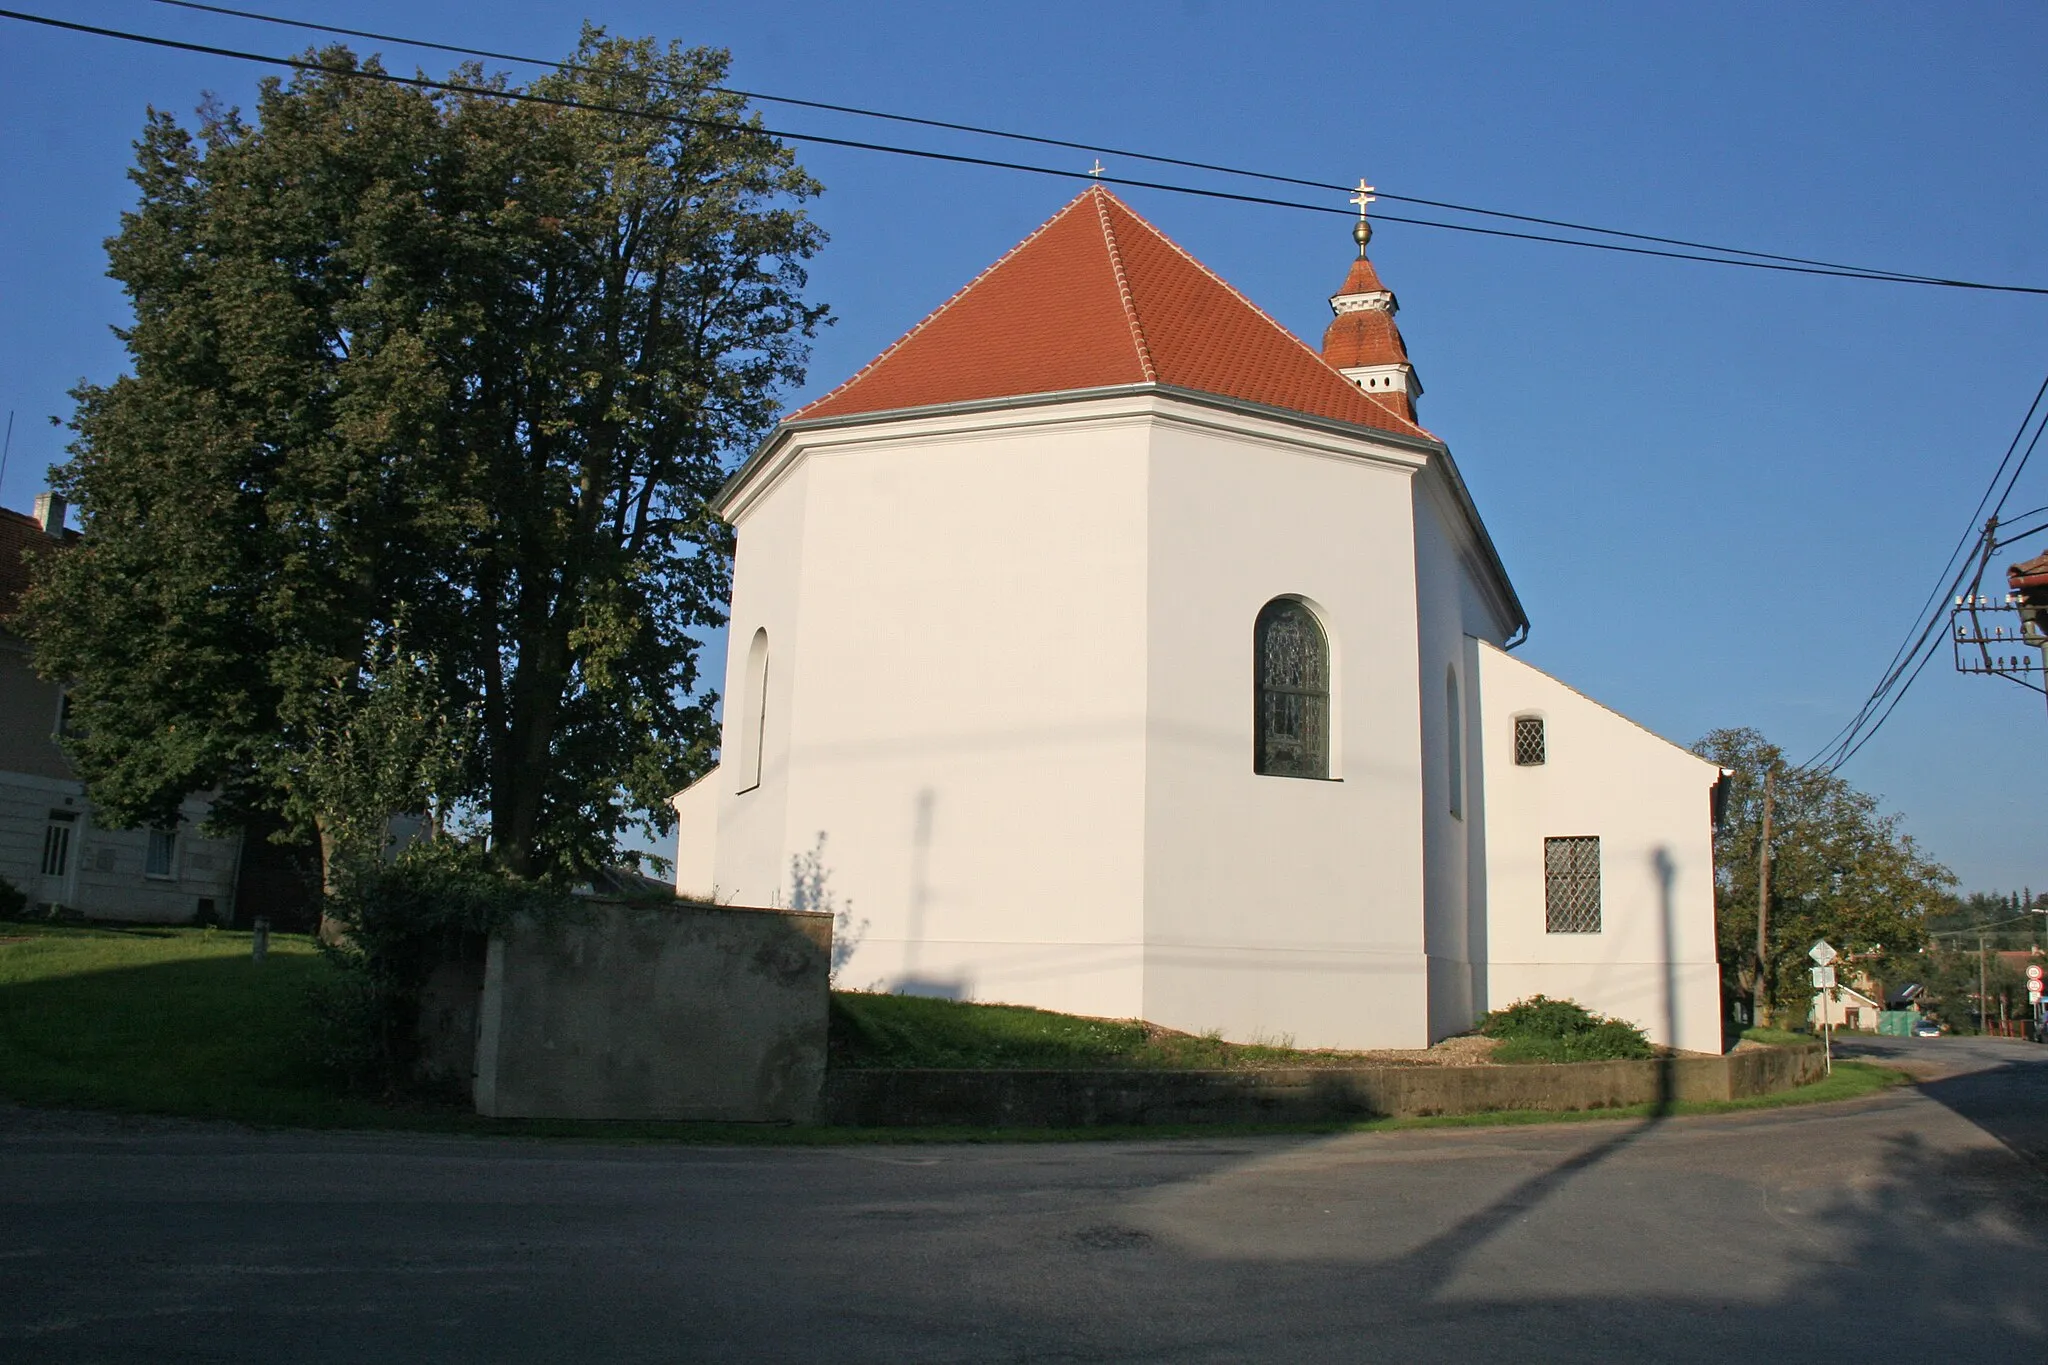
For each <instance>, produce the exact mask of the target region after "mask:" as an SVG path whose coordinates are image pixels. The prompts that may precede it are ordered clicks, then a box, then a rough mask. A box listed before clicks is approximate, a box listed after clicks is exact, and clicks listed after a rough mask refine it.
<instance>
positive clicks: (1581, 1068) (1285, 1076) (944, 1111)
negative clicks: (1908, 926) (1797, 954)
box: [820, 1045, 1824, 1128]
mask: <svg viewBox="0 0 2048 1365" xmlns="http://www.w3.org/2000/svg"><path fill="white" fill-rule="evenodd" d="M1823 1066H1824V1063H1823V1060H1822V1056H1821V1050H1820V1048H1819V1047H1817V1046H1813V1045H1804V1046H1798V1047H1782V1048H1765V1049H1760V1050H1752V1051H1745V1052H1733V1053H1729V1054H1728V1055H1727V1056H1724V1057H1678V1058H1673V1059H1670V1060H1668V1061H1648V1062H1575V1063H1572V1064H1569V1065H1562V1066H1444V1067H1438V1066H1431V1067H1420V1066H1417V1067H1359V1068H1355V1069H1351V1068H1346V1069H1339V1068H1324V1069H1301V1070H1290V1071H1023V1070H1017V1071H1004V1070H987V1071H884V1070H874V1071H867V1070H835V1071H832V1072H829V1073H828V1074H827V1075H826V1078H825V1090H824V1095H823V1102H822V1103H821V1105H820V1110H821V1114H820V1117H821V1118H822V1119H823V1120H824V1122H826V1123H833V1124H846V1125H852V1126H858V1127H907V1126H917V1125H926V1124H946V1125H960V1126H964V1127H977V1128H1087V1127H1095V1126H1099V1125H1111V1124H1115V1125H1121V1124H1132V1125H1140V1124H1163V1123H1164V1124H1170V1123H1318V1122H1325V1121H1330V1120H1343V1119H1368V1118H1409V1117H1419V1116H1424V1115H1430V1114H1479V1113H1488V1112H1492V1111H1495V1110H1503V1109H1550V1110H1572V1109H1616V1108H1622V1107H1625V1106H1628V1105H1636V1104H1653V1103H1655V1102H1656V1101H1657V1100H1658V1099H1659V1097H1660V1096H1668V1097H1669V1098H1671V1099H1673V1100H1730V1099H1742V1098H1745V1097H1747V1096H1750V1095H1762V1094H1768V1093H1770V1092H1772V1091H1777V1090H1789V1089H1791V1088H1793V1087H1794V1086H1799V1085H1804V1084H1806V1083H1807V1082H1809V1081H1814V1080H1818V1079H1819V1078H1820V1076H1821V1074H1822V1070H1823Z"/></svg>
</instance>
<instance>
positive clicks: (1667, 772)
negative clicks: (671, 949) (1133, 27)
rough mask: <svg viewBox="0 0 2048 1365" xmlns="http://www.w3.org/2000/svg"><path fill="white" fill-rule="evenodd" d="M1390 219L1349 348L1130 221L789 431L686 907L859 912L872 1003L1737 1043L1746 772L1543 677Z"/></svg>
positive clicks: (732, 494)
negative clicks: (1728, 981) (1427, 413)
mask: <svg viewBox="0 0 2048 1365" xmlns="http://www.w3.org/2000/svg"><path fill="white" fill-rule="evenodd" d="M1359 226H1360V230H1359V232H1358V233H1357V237H1358V240H1359V254H1358V258H1357V259H1356V260H1355V261H1353V262H1352V265H1351V269H1350V274H1349V277H1348V278H1347V279H1346V280H1345V282H1344V285H1343V288H1342V289H1341V291H1340V292H1339V293H1337V294H1336V295H1335V296H1334V297H1333V298H1332V299H1331V301H1330V302H1331V307H1332V308H1333V309H1334V311H1335V314H1336V316H1335V318H1334V320H1333V321H1332V322H1331V324H1330V327H1329V331H1328V332H1327V333H1326V335H1325V336H1324V339H1323V348H1322V351H1321V353H1320V354H1318V353H1317V352H1316V351H1315V350H1313V349H1311V348H1310V347H1309V346H1307V345H1305V344H1304V343H1303V342H1302V341H1300V340H1299V339H1297V338H1296V337H1295V336H1293V335H1292V334H1291V333H1289V332H1288V331H1287V330H1286V329H1285V328H1283V327H1282V326H1281V325H1280V324H1279V323H1277V322H1275V321H1274V320H1273V319H1271V318H1270V317H1268V316H1267V315H1266V314H1265V313H1263V312H1261V311H1260V310H1259V309H1258V308H1257V307H1256V306H1255V305H1254V304H1252V303H1251V302H1250V301H1249V300H1247V299H1246V298H1245V297H1244V296H1243V295H1241V294H1239V293H1237V292H1236V291H1235V290H1234V289H1232V288H1231V287H1230V285H1228V284H1226V283H1225V282H1224V281H1223V280H1222V279H1220V278H1219V277H1217V276H1216V275H1215V274H1214V273H1212V272H1211V271H1209V270H1208V269H1207V268H1206V267H1204V266H1203V265H1202V264H1201V263H1200V262H1198V261H1196V260H1195V259H1194V258H1193V257H1192V256H1190V255H1188V254H1187V253H1186V252H1185V251H1183V250H1182V249H1181V248H1180V247H1178V246H1176V245H1175V244H1174V243H1173V242H1172V241H1171V240H1169V239H1168V238H1167V237H1166V236H1165V234H1164V233H1162V232H1160V230H1159V229H1158V228H1156V227H1154V226H1153V225H1152V224H1151V223H1149V222H1148V221H1146V220H1145V219H1144V218H1142V217H1140V216H1139V215H1138V214H1137V213H1136V212H1135V211H1133V210H1132V209H1131V208H1130V207H1129V206H1128V205H1127V204H1125V203H1124V202H1123V201H1122V200H1120V199H1118V198H1117V197H1116V196H1115V195H1113V194H1111V193H1109V192H1108V191H1106V190H1105V189H1103V188H1101V187H1099V186H1098V187H1091V188H1090V189H1089V190H1087V191H1086V192H1085V193H1083V194H1081V195H1080V196H1079V197H1078V198H1076V199H1075V200H1073V201H1072V202H1071V203H1069V204H1068V205H1066V207H1064V208H1062V209H1061V210H1060V211H1059V212H1058V213H1056V214H1054V215H1053V217H1052V218H1051V219H1050V220H1049V221H1048V222H1046V223H1045V224H1044V225H1043V226H1042V227H1040V228H1039V229H1038V230H1037V231H1036V232H1034V233H1032V234H1031V235H1030V236H1029V237H1028V238H1026V239H1025V240H1024V241H1023V242H1022V243H1021V244H1019V245H1018V246H1017V247H1015V248H1014V249H1013V250H1011V251H1010V252H1009V253H1008V254H1007V255H1005V256H1003V257H1002V258H1001V259H1000V260H998V261H997V262H996V263H995V264H994V265H992V266H990V267H989V268H988V269H987V270H986V271H984V272H983V273H982V274H981V275H980V276H979V277H978V278H976V279H975V280H974V281H973V282H971V283H970V284H968V285H967V286H966V287H965V288H964V289H962V290H961V291H960V292H959V293H958V294H956V295H954V296H953V298H952V299H950V300H949V301H948V302H946V303H945V304H944V305H943V306H941V307H940V308H939V309H938V310H937V311H936V312H934V313H933V314H931V316H929V317H927V318H926V319H925V320H924V321H923V322H921V323H919V324H918V325H917V326H916V327H915V328H913V329H912V330H911V331H910V332H909V333H908V334H907V335H905V336H904V337H903V338H902V339H901V340H899V341H897V342H896V343H895V344H894V345H893V346H891V347H889V349H888V350H886V351H884V352H883V353H882V354H881V355H880V356H878V357H876V358H875V359H874V360H873V361H872V362H871V363H870V364H868V365H867V366H866V367H865V368H864V369H862V370H861V371H860V372H859V373H857V374H855V375H854V376H853V377H852V378H850V379H848V380H847V381H846V382H845V383H843V384H841V385H840V386H839V387H838V388H836V389H834V390H832V391H831V392H830V393H828V394H826V395H825V396H824V397H822V398H820V399H818V400H817V401H816V402H813V403H811V404H810V405H809V406H807V407H805V408H803V409H801V410H800V411H798V412H796V413H794V414H792V415H791V416H790V417H789V418H788V419H786V420H785V421H783V422H782V423H781V424H780V425H779V426H778V427H777V428H776V430H775V431H774V433H773V434H772V435H771V436H770V437H769V438H768V439H767V440H766V441H765V442H764V443H763V444H762V445H761V446H760V447H759V448H758V449H757V450H756V451H755V452H754V453H753V455H752V456H751V457H750V458H749V459H748V460H747V461H746V463H745V464H744V465H743V466H742V467H741V468H740V469H739V471H738V472H737V473H735V474H734V476H733V477H732V479H731V480H730V481H729V482H728V483H727V484H726V486H725V487H724V489H723V490H722V491H721V492H720V494H719V497H718V501H717V504H716V506H717V510H718V511H719V512H720V513H721V514H722V515H723V516H725V517H726V518H727V519H728V520H730V521H731V522H732V523H733V524H734V526H736V527H737V529H738V546H739V549H738V558H737V561H736V564H735V569H734V579H733V595H732V606H731V627H730V649H729V662H728V665H727V669H726V681H725V691H724V696H725V698H726V706H725V719H724V727H725V729H724V736H723V747H722V755H721V757H722V761H721V763H720V765H719V766H718V767H717V768H716V769H714V770H713V771H712V772H710V773H709V774H707V775H706V776H705V777H704V778H702V779H701V780H700V781H698V782H697V783H696V784H694V785H693V786H691V787H690V788H689V789H687V790H686V791H684V792H682V793H680V794H678V795H677V796H676V798H675V801H674V804H675V809H676V814H677V817H678V821H679V830H678V847H677V852H678V857H677V862H676V880H677V889H678V891H679V892H680V893H682V894H684V895H688V896H693V897H698V898H711V899H716V900H718V901H720V902H729V903H736V904H742V905H785V906H786V905H790V904H792V902H793V901H794V902H800V903H801V902H808V903H810V904H811V905H813V907H814V908H815V907H817V906H818V904H819V902H820V901H821V899H822V900H823V901H825V902H826V903H828V904H829V906H830V908H835V909H838V910H841V911H842V912H844V913H843V915H842V920H841V925H840V935H841V950H842V953H844V954H845V955H846V960H845V962H844V964H843V966H842V968H841V970H840V971H839V973H838V978H837V979H838V981H839V983H840V984H841V985H844V986H850V987H856V988H874V989H886V990H900V991H908V992H919V993H927V994H943V995H949V996H953V997H955V998H960V999H970V1000H981V1001H1002V1002H1009V1003H1015V1004H1028V1005H1036V1006H1041V1007H1044V1008H1048V1009H1054V1010H1062V1011H1067V1012H1071V1013H1077V1014H1087V1015H1098V1016H1106V1017H1115V1018H1143V1019H1147V1020H1151V1021H1153V1022H1155V1023H1158V1024H1163V1025H1167V1026H1169V1027H1173V1028H1178V1029H1185V1030H1189V1031H1206V1030H1211V1029H1216V1030H1220V1031H1221V1032H1222V1035H1223V1036H1224V1037H1226V1038H1229V1039H1233V1040H1238V1041H1251V1040H1258V1039H1267V1040H1278V1039H1288V1040H1291V1041H1292V1043H1293V1044H1294V1045H1295V1046H1298V1047H1335V1048H1368V1047H1422V1046H1426V1045H1428V1044H1430V1043H1432V1042H1434V1041H1436V1040H1438V1039H1441V1038H1444V1037H1446V1036H1449V1035H1451V1034H1455V1033H1459V1032H1462V1031H1464V1030H1466V1029H1468V1028H1469V1027H1471V1025H1472V1024H1473V1022H1474V1020H1475V1019H1476V1018H1477V1017H1478V1015H1479V1014H1481V1013H1482V1012H1484V1011H1485V1010H1488V1009H1491V1008H1497V1007H1499V1006H1502V1005H1506V1004H1509V1003H1512V1002H1514V1001H1516V1000H1520V999H1523V998H1525V997H1527V996H1530V995H1533V994H1537V993H1539V992H1540V993H1543V994H1546V995H1550V996H1553V997H1570V998H1572V999H1575V1000H1578V1001H1579V1002H1581V1003H1582V1004H1585V1005H1587V1006H1589V1007H1590V1008H1593V1009H1595V1010H1599V1011H1601V1012H1603V1013H1607V1014H1614V1015H1619V1016H1621V1017H1623V1018H1626V1019H1629V1020H1631V1021H1633V1022H1635V1023H1637V1024H1639V1025H1641V1026H1642V1027H1643V1028H1644V1029H1645V1030H1646V1031H1647V1032H1648V1033H1649V1035H1650V1036H1651V1038H1652V1039H1653V1040H1656V1041H1659V1042H1663V1043H1669V1044H1673V1045H1675V1046H1678V1047H1681V1048H1685V1049H1688V1050H1694V1051H1704V1052H1718V1051H1719V1050H1720V1047H1721V1031H1720V1014H1721V1009H1720V993H1719V972H1718V970H1717V967H1716V965H1715V956H1714V907H1713V841H1712V829H1711V806H1712V793H1713V788H1714V786H1715V783H1716V782H1717V781H1718V780H1719V778H1720V776H1721V774H1720V771H1719V769H1717V768H1715V767H1714V766H1713V765H1711V764H1709V763H1707V762H1706V761H1704V760H1702V759H1700V758H1698V757H1696V756H1695V755H1693V754H1692V753H1690V752H1688V751H1687V750H1685V749H1683V748H1681V747H1679V746H1677V745H1675V744H1672V743H1669V742H1667V741H1666V740H1663V739H1660V738H1659V737H1657V736H1656V735H1653V734H1651V733H1650V732H1648V731H1647V730H1644V729H1642V728H1641V727H1640V726H1638V725H1636V724H1635V723H1633V722H1631V721H1630V720H1628V719H1627V718H1625V717H1623V716H1621V715H1618V714H1616V713H1615V712H1613V711H1610V710H1608V709H1606V708H1605V707H1603V706H1601V705H1599V704H1598V703H1596V702H1593V701H1591V700H1589V699H1588V698H1587V697H1585V696H1583V695H1581V694H1580V693H1578V692H1576V691H1574V690H1573V689H1572V688H1570V687H1568V686H1566V685H1565V684H1563V683H1561V682H1559V681H1557V680H1556V679H1554V678H1552V677H1550V676H1548V675H1547V674H1544V673H1542V672H1540V671H1538V670H1537V669H1535V668H1532V667H1530V666H1529V665H1527V664H1524V663H1522V662H1521V661H1520V660H1518V659H1517V658H1516V657H1515V655H1514V654H1513V653H1511V652H1510V651H1511V650H1512V648H1513V647H1514V645H1515V644H1517V643H1519V641H1520V640H1521V639H1522V637H1523V636H1524V635H1525V634H1526V632H1527V629H1528V622H1527V619H1526V617H1525V616H1524V614H1523V609H1522V605H1521V603H1520V601H1519V600H1518V599H1517V597H1516V595H1515V590H1514V587H1513V585H1512V584H1511V583H1510V582H1509V579H1508V575H1507V570H1506V568H1505V567H1504V566H1503V565H1502V563H1501V560H1500V557H1499V555H1498V554H1497V553H1496V552H1495V549H1494V545H1493V542H1492V539H1491V538H1490V537H1489V535H1488V534H1487V530H1486V527H1485V524H1484V523H1483V522H1482V521H1481V520H1480V517H1479V512H1478V510H1477V508H1476V507H1475V506H1474V505H1473V502H1472V498H1471V495H1470V494H1469V493H1468V492H1467V491H1466V488H1465V484H1464V482H1463V481H1462V480H1461V479H1460V477H1459V474H1458V469H1457V466H1456V464H1454V463H1453V462H1452V459H1451V453H1450V450H1449V448H1448V447H1446V446H1445V444H1444V443H1443V442H1442V441H1441V440H1439V439H1438V438H1436V437H1435V436H1433V435H1431V434H1430V433H1429V432H1428V431H1426V430H1425V429H1423V428H1422V427H1421V426H1419V425H1417V423H1416V420H1415V400H1416V398H1417V397H1418V396H1419V395H1420V393H1421V391H1422V390H1421V384H1420V382H1419V381H1418V380H1417V378H1416V375H1415V370H1414V367H1413V366H1412V365H1411V364H1410V363H1409V361H1408V357H1407V353H1406V350H1405V348H1404V346H1403V344H1402V341H1401V336H1400V332H1399V330H1398V329H1397V328H1396V326H1395V323H1394V313H1395V306H1396V305H1395V300H1394V296H1393V294H1392V293H1391V292H1389V291H1388V290H1387V289H1386V287H1385V286H1384V285H1383V284H1382V283H1381V282H1380V280H1379V277H1378V275H1377V274H1376V272H1375V271H1374V268H1373V266H1372V263H1371V262H1370V261H1369V260H1368V259H1367V257H1366V254H1365V248H1366V244H1367V242H1368V241H1369V240H1370V237H1371V231H1370V228H1369V227H1368V226H1367V225H1366V224H1365V222H1364V221H1363V219H1361V222H1360V225H1359ZM821 840H822V841H823V842H822V844H821V842H820V841H821ZM812 855H816V858H817V862H816V864H815V869H814V870H813V869H812V868H811V867H810V866H809V865H808V863H807V864H806V866H805V868H804V869H803V873H802V874H801V875H800V874H799V869H798V865H797V862H796V860H798V859H800V858H803V859H809V858H810V857H811V856H812ZM821 893H822V896H821Z"/></svg>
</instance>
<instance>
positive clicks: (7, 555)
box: [0, 507, 78, 624]
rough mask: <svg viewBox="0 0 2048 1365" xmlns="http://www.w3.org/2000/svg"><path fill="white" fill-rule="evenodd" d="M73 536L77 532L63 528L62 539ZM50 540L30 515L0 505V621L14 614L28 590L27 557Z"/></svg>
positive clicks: (45, 546) (76, 537) (47, 544)
mask: <svg viewBox="0 0 2048 1365" xmlns="http://www.w3.org/2000/svg"><path fill="white" fill-rule="evenodd" d="M77 539H78V532H76V531H66V532H65V533H64V540H63V542H62V543H63V544H66V545H69V544H70V543H71V542H73V541H75V540H77ZM53 543H55V542H52V541H51V539H50V537H49V536H47V535H45V534H43V524H42V523H41V522H39V521H37V520H36V519H35V518H34V517H32V516H29V515H27V514H26V513H23V512H15V511H11V510H10V509H8V508H5V507H0V624H4V623H5V622H6V620H7V618H8V617H10V616H12V615H14V609H15V608H16V607H17V606H19V605H20V604H21V595H22V594H23V593H24V592H26V591H28V572H29V571H28V558H29V557H30V556H32V555H34V554H35V553H37V552H39V551H42V550H46V549H48V548H49V547H50V546H51V545H52V544H53Z"/></svg>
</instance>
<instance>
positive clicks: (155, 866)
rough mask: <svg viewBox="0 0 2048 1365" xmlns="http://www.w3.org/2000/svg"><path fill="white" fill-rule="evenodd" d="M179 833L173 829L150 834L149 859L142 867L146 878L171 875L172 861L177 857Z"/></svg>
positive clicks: (159, 830) (156, 830)
mask: <svg viewBox="0 0 2048 1365" xmlns="http://www.w3.org/2000/svg"><path fill="white" fill-rule="evenodd" d="M177 851H178V832H177V831H176V830H171V829H153V830H151V831H150V832H149V858H148V861H147V862H145V863H144V864H143V866H142V875H143V876H145V877H168V876H170V875H171V866H172V860H173V859H174V858H175V857H176V856H177Z"/></svg>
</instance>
